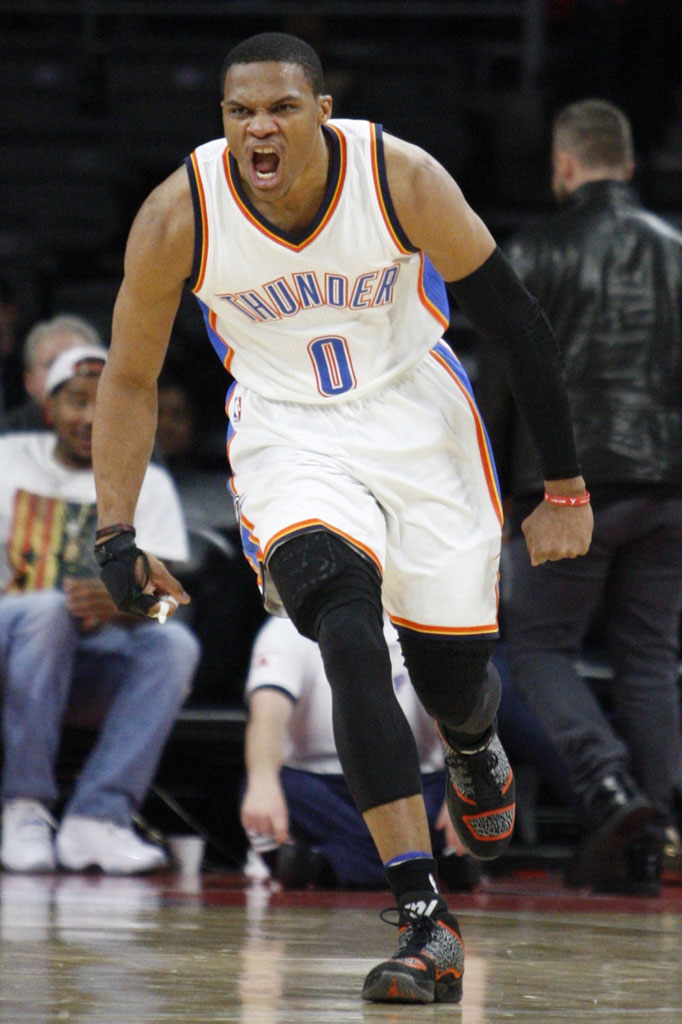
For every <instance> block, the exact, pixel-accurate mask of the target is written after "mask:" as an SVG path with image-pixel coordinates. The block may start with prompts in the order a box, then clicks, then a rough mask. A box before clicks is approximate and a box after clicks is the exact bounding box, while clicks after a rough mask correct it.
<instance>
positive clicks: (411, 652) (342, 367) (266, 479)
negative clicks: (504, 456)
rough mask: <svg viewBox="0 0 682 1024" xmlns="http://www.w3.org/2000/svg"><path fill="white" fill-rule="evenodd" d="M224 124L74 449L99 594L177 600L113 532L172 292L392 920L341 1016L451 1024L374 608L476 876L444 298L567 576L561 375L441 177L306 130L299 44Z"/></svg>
mask: <svg viewBox="0 0 682 1024" xmlns="http://www.w3.org/2000/svg"><path fill="white" fill-rule="evenodd" d="M222 109H223V124H224V131H225V136H226V139H225V138H222V139H218V140H215V141H212V142H208V143H206V144H205V145H202V146H200V147H199V148H198V149H197V150H196V151H195V152H194V153H192V155H191V157H189V158H188V160H187V163H186V166H185V167H182V168H181V169H179V170H178V171H176V172H175V173H174V174H172V175H171V176H170V177H169V178H168V179H167V180H166V181H165V182H163V184H161V185H160V186H159V187H158V188H157V189H156V190H155V191H154V192H153V193H152V194H151V196H150V197H149V198H148V199H147V201H146V202H145V203H144V205H143V206H142V209H141V210H140V212H139V214H138V216H137V218H136V220H135V223H134V224H133V227H132V230H131V233H130V238H129V241H128V246H127V251H126V259H125V276H124V280H123V283H122V285H121V290H120V293H119V295H118V299H117V302H116V308H115V312H114V322H113V338H112V346H111V354H110V357H109V360H108V362H107V366H106V369H105V371H104V375H103V378H102V382H101V384H100V389H99V397H98V407H97V414H96V422H95V431H94V457H95V471H96V478H97V487H98V503H99V520H100V529H99V532H98V544H97V549H96V550H97V554H98V558H99V561H100V565H101V566H102V575H103V578H104V581H105V583H106V585H107V586H108V587H109V589H110V591H111V593H112V595H113V597H114V598H115V600H116V601H117V603H118V604H119V605H120V606H121V607H124V608H127V609H130V608H132V609H136V610H138V611H140V612H142V613H143V614H145V613H146V614H152V615H153V614H156V612H157V610H158V608H159V600H160V596H161V595H162V594H169V595H170V596H171V597H173V598H174V599H175V600H177V601H179V602H180V603H184V602H186V601H187V600H189V598H188V597H187V595H186V594H185V593H184V591H183V590H182V588H181V587H180V585H179V584H178V583H177V581H176V580H174V579H173V578H172V577H171V576H170V574H169V573H168V571H167V570H166V569H165V567H164V566H163V565H162V564H161V563H160V562H159V561H157V560H156V559H154V558H153V557H152V556H147V555H145V554H144V553H142V552H140V550H139V549H138V548H137V547H136V546H135V535H134V531H133V529H132V527H131V526H130V525H127V524H130V523H131V522H132V518H133V512H134V509H135V503H136V499H137V494H138V490H139V487H140V482H141V480H142V478H143V475H144V471H145V467H146V465H147V462H148V460H149V457H150V454H151V449H152V443H153V437H154V426H155V415H156V395H155V383H156V379H157V376H158V374H159V371H160V369H161V366H162V363H163V360H164V354H165V350H166V345H167V342H168V338H169V335H170V332H171V327H172V324H173V320H174V316H175V313H176V310H177V307H178V303H179V301H180V296H181V292H182V289H183V286H184V284H185V282H189V284H190V287H191V288H192V290H193V291H194V293H195V295H196V297H197V299H198V300H199V304H200V306H201V309H202V311H203V314H204V317H205V320H206V325H207V328H208V333H209V336H210V339H211V341H212V343H213V346H214V347H215V350H216V352H217V354H218V356H219V358H220V360H221V362H222V363H223V364H224V366H225V367H226V369H228V370H229V371H230V373H231V374H232V376H233V377H234V379H235V381H236V384H235V385H234V386H233V387H232V389H231V391H230V392H229V395H228V415H229V420H230V427H229V432H228V438H229V454H230V462H231V465H232V468H233V473H234V475H233V477H232V480H231V488H232V492H233V495H234V501H235V506H236V509H237V513H238V516H239V520H240V524H241V531H242V538H243V544H244V551H245V554H246V557H247V558H248V559H249V560H250V561H251V563H252V565H253V567H254V569H255V571H256V572H257V574H258V577H259V581H260V583H261V586H262V589H263V595H264V600H265V604H266V607H267V609H268V610H269V611H275V612H276V611H280V610H281V609H283V610H284V611H285V612H286V613H287V614H288V615H289V617H290V618H291V619H292V621H293V622H294V624H295V625H296V627H297V629H298V630H299V631H300V632H301V633H302V634H304V635H305V636H307V637H310V638H312V639H314V640H316V641H317V642H318V643H319V645H320V649H321V651H322V656H323V659H324V665H325V672H326V674H327V676H328V678H329V680H330V683H331V686H332V691H333V704H334V729H335V740H336V745H337V749H338V753H339V757H340V760H341V763H342V765H343V770H344V775H345V777H346V779H347V782H348V784H349V786H350V789H351V792H352V793H353V796H354V799H355V801H356V803H357V805H358V807H359V809H360V811H361V812H362V814H363V816H364V818H365V821H366V822H367V825H368V827H369V830H370V832H371V834H372V837H373V839H374V841H375V843H376V846H377V849H378V851H379V854H380V856H381V858H382V861H383V863H384V864H385V867H386V875H387V879H388V882H389V884H390V886H391V889H392V891H393V893H394V895H395V898H396V902H397V905H398V909H399V924H400V932H399V936H400V938H399V944H398V949H397V952H396V953H395V955H394V956H393V958H391V959H389V960H388V961H384V962H383V963H381V964H379V965H378V966H377V967H375V968H374V969H373V970H372V971H371V972H370V973H369V975H368V976H367V979H366V980H365V984H364V988H363V996H364V998H366V999H369V1000H374V1001H381V1002H394V1001H395V1002H424V1003H426V1002H433V1001H434V1000H435V1001H451V1002H455V1001H457V1000H458V999H459V998H460V997H461V992H462V972H463V967H464V951H463V946H462V942H461V937H460V932H459V927H458V924H457V920H456V918H455V917H454V915H453V914H451V913H450V912H449V911H448V908H447V906H446V903H445V900H444V899H443V897H442V895H441V894H440V891H439V888H438V882H437V878H436V869H435V863H434V860H433V857H432V853H431V848H430V845H429V832H428V824H427V819H426V814H425V811H424V803H423V799H422V795H421V783H420V777H419V761H418V757H417V752H416V749H415V744H414V740H413V738H412V736H411V733H410V729H409V726H408V725H407V722H406V720H405V718H404V716H403V715H402V712H401V711H400V708H399V705H398V703H397V701H396V699H395V698H394V694H393V688H392V683H391V664H390V658H389V655H388V651H387V647H386V643H385V640H384V636H383V629H382V604H383V606H384V607H385V609H386V611H387V613H388V615H389V616H390V618H391V619H392V621H393V622H394V624H395V625H396V627H397V629H398V632H399V635H400V640H401V646H402V649H403V654H404V657H405V662H406V666H407V669H408V671H409V674H410V676H411V678H412V681H413V683H414V686H415V688H416V690H417V692H418V694H419V697H420V699H421V701H422V703H423V704H424V706H425V707H426V709H427V710H428V711H429V713H430V714H431V715H433V717H434V718H435V719H436V720H437V722H438V723H439V727H440V730H441V734H442V736H443V740H444V745H445V757H446V761H447V764H448V767H449V772H450V782H449V785H448V790H447V798H448V804H449V810H450V814H451V816H452V818H453V823H454V825H455V828H456V829H457V831H458V834H459V836H460V838H461V840H462V842H463V844H464V845H465V846H466V848H467V850H468V851H469V852H470V853H472V854H474V855H475V856H478V857H483V858H491V857H496V856H498V855H499V854H500V853H501V852H502V851H503V850H504V849H505V847H506V846H507V844H508V842H509V839H510V836H511V832H512V828H513V821H514V781H513V777H512V773H511V769H510V767H509V763H508V761H507V758H506V756H505V753H504V750H503V749H502V746H501V744H500V742H499V739H498V738H497V735H496V731H495V713H496V710H497V706H498V701H499V695H500V683H499V678H498V677H497V675H496V673H495V671H494V669H493V668H492V667H491V665H490V661H489V659H490V655H491V652H492V650H493V644H494V639H495V637H496V635H497V618H496V612H497V592H496V584H497V573H498V559H499V552H500V526H501V520H502V513H501V509H500V501H499V496H498V489H497V484H496V477H495V470H494V465H493V460H492V456H491V453H490V451H489V448H488V444H487V440H486V434H485V430H484V428H483V425H482V423H481V421H480V418H479V415H478V412H477V410H476V407H475V405H474V402H473V399H472V395H471V390H470V386H469V383H468V381H467V378H466V375H465V373H464V371H463V369H462V367H461V365H460V363H459V362H458V361H457V359H456V358H455V356H454V355H453V353H452V351H451V350H450V349H449V348H448V346H447V345H446V344H444V343H443V341H442V340H441V335H442V332H443V329H444V328H445V326H446V324H447V317H448V302H447V296H446V292H445V286H444V284H443V282H444V281H448V282H450V288H451V291H452V293H453V295H454V297H455V298H456V300H457V302H458V303H459V304H460V306H461V307H462V309H463V310H464V311H465V312H466V314H467V315H468V316H469V318H470V320H471V322H472V323H473V325H474V326H475V327H476V328H477V329H478V330H479V331H480V332H481V333H482V334H483V335H484V336H485V337H486V338H488V339H489V340H490V343H491V344H494V345H496V346H497V347H498V349H499V353H500V359H502V360H504V361H505V363H506V365H507V367H508V372H509V375H510V379H511V383H512V387H513V388H514V391H515V394H516V398H517V401H518V403H519V405H520V407H521V409H522V411H523V413H524V415H525V416H526V417H527V419H528V421H529V423H530V425H531V428H532V430H533V434H534V437H535V440H536V442H537V444H538V447H539V449H540V451H541V454H542V457H543V464H544V472H545V478H546V488H547V497H546V500H544V501H543V502H541V503H540V505H539V506H538V507H537V508H536V509H535V510H534V512H533V513H532V514H531V515H530V516H529V518H528V520H527V523H526V536H527V541H528V546H529V549H530V553H531V557H532V560H533V562H534V563H536V564H537V563H540V562H543V561H545V560H546V559H560V558H564V557H574V556H577V555H580V554H582V553H584V552H585V551H586V550H587V548H588V546H589V541H590V535H591V526H592V514H591V509H590V507H589V504H588V502H589V496H588V495H587V493H586V490H585V484H584V481H583V479H582V477H581V476H580V471H579V466H578V462H577V458H576V453H575V447H574V443H573V434H572V427H571V422H570V418H569V412H568V406H567V401H566V396H565V392H564V389H563V384H562V383H561V376H560V369H559V365H558V356H557V349H556V346H555V343H554V339H553V336H552V334H551V331H550V329H549V327H548V325H547V323H546V321H545V319H544V316H543V315H542V313H541V312H540V310H539V309H538V307H537V305H536V303H535V302H534V301H533V300H532V299H531V297H530V295H529V294H528V293H527V292H526V291H525V289H524V288H523V287H522V286H521V284H520V282H519V281H518V279H517V277H516V276H515V275H514V273H513V272H512V271H511V269H510V268H509V266H508V264H507V263H506V261H505V259H504V258H503V256H502V255H501V253H500V252H499V250H498V249H497V247H496V245H495V242H494V240H493V238H492V237H491V235H490V233H489V231H488V230H487V228H486V227H485V225H484V224H483V223H482V222H481V220H480V219H479V218H478V217H477V216H476V214H475V213H474V212H473V211H472V210H471V209H470V208H469V206H468V205H467V204H466V202H465V200H464V198H463V197H462V194H461V192H460V191H459V189H458V187H457V185H456V184H455V182H454V181H453V180H452V179H451V177H450V176H449V175H448V174H447V173H446V171H445V170H444V169H443V168H442V167H441V166H439V165H438V164H437V163H436V162H435V161H434V160H433V159H432V158H431V157H429V156H428V155H427V154H426V153H424V152H423V151H421V150H420V149H417V148H416V147H414V146H412V145H408V144H407V143H405V142H402V141H399V140H398V139H395V138H390V137H388V136H383V134H382V132H381V129H380V128H379V127H377V126H374V125H371V124H369V123H367V122H364V121H331V120H330V117H331V112H332V101H331V97H330V96H328V95H326V94H325V92H324V85H323V78H322V69H321V67H320V63H319V60H318V58H317V55H316V54H315V52H314V51H313V50H311V49H310V47H309V46H307V44H305V43H303V42H301V41H300V40H298V39H296V38H294V37H291V36H286V35H281V34H278V33H267V34H262V35H259V36H255V37H252V38H250V39H247V40H246V41H245V42H244V43H242V44H240V45H239V46H237V47H236V48H235V49H234V50H233V51H232V52H231V53H230V54H229V55H228V57H227V59H226V61H225V64H224V67H223V100H222ZM226 140H227V141H226Z"/></svg>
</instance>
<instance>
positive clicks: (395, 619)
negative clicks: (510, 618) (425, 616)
mask: <svg viewBox="0 0 682 1024" xmlns="http://www.w3.org/2000/svg"><path fill="white" fill-rule="evenodd" d="M388 617H389V619H390V620H391V622H392V623H393V625H394V626H404V627H405V628H406V629H413V630H414V631H415V633H430V634H434V635H441V636H478V635H487V634H489V633H497V630H498V626H497V622H492V623H490V625H487V626H427V625H426V624H425V623H423V622H413V621H412V620H411V619H402V618H400V616H398V615H391V613H390V612H388Z"/></svg>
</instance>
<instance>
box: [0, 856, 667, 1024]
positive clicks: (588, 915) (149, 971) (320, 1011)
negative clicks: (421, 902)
mask: <svg viewBox="0 0 682 1024" xmlns="http://www.w3.org/2000/svg"><path fill="white" fill-rule="evenodd" d="M449 900H450V903H451V904H452V906H453V909H455V910H456V912H457V914H458V916H459V918H460V924H461V925H462V929H463V933H464V939H465V943H466V947H467V965H466V973H465V986H464V999H463V1002H462V1004H461V1006H460V1007H453V1006H437V1005H436V1006H423V1007H422V1006H419V1007H414V1006H413V1007H410V1006H382V1005H379V1004H368V1003H363V1002H362V1001H361V999H360V989H361V986H362V980H363V978H364V975H365V974H366V972H367V971H368V970H369V969H370V967H371V966H372V965H373V964H374V963H375V962H376V961H377V960H379V959H383V958H384V957H385V956H387V955H388V954H390V953H391V952H393V950H394V948H395V944H396V931H395V929H393V928H391V927H390V926H388V925H386V924H384V923H382V922H381V920H380V919H379V914H378V912H379V910H381V909H382V908H383V907H384V906H388V905H389V904H390V902H391V901H390V897H389V896H388V894H386V893H346V894H342V893H313V892H306V893H299V894H286V893H282V892H279V891H278V890H277V889H276V888H273V887H271V886H270V885H269V884H266V883H253V884H247V883H245V881H244V880H243V879H242V878H241V877H240V876H235V875H229V874H221V873H214V872H205V873H203V874H202V875H198V874H189V875H188V874H180V873H178V874H173V873H168V874H164V875H160V876H155V877H150V878H111V877H104V876H99V875H63V874H59V875H46V876H39V877H38V876H35V877H30V876H21V875H11V874H7V873H5V874H0V938H1V939H2V942H1V945H0V1020H2V1021H3V1022H7V1024H22V1022H31V1024H58V1022H61V1021H67V1022H70V1024H105V1022H106V1024H161V1022H171V1021H172V1022H173V1024H189V1022H191V1024H204V1022H205V1024H218V1022H223V1021H234V1022H241V1024H326V1022H330V1024H331V1022H334V1024H346V1022H370V1021H371V1022H374V1021H376V1022H378V1021H385V1022H391V1024H403V1022H405V1024H408V1022H409V1024H413V1022H422V1021H445V1020H453V1019H454V1020H459V1021H461V1024H488V1022H489V1024H493V1022H500V1024H502V1022H507V1021H521V1022H523V1024H564V1022H565V1024H569V1022H570V1024H575V1022H576V1021H587V1022H588V1024H589V1022H593V1024H632V1022H634V1021H642V1022H643V1021H647V1022H649V1020H650V1019H651V1017H652V1014H655V1020H656V1021H657V1024H680V1022H682V985H681V983H680V978H682V973H681V971H682V968H681V966H680V965H681V964H682V886H678V887H675V886H667V887H666V888H665V890H664V895H663V896H662V897H661V898H660V899H646V898H645V899H635V898H631V899H627V900H625V899H617V898H615V897H593V896H590V895H589V894H587V893H586V892H581V891H579V892H577V893H576V892H572V891H569V890H566V889H565V888H564V887H563V886H562V885H561V884H560V883H559V882H558V881H557V880H555V879H552V877H551V876H543V875H541V874H539V875H530V876H527V877H523V876H509V877H505V878H503V879H495V880H484V882H483V883H482V884H481V886H480V888H479V890H478V891H477V892H475V893H472V894H466V895H464V894H462V895H461V896H460V895H459V894H450V897H449Z"/></svg>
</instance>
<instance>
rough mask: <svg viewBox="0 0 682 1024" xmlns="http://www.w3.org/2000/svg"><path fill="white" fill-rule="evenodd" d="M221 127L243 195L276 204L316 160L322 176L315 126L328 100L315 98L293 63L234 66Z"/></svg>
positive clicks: (327, 108) (322, 152)
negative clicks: (233, 159)
mask: <svg viewBox="0 0 682 1024" xmlns="http://www.w3.org/2000/svg"><path fill="white" fill-rule="evenodd" d="M222 108H223V127H224V130H225V137H226V138H227V141H228V144H229V146H230V150H231V152H232V155H233V156H234V158H235V159H236V161H237V164H238V166H239V172H240V175H241V178H242V181H243V183H244V186H245V187H246V189H247V191H248V192H249V193H250V194H251V196H252V197H254V198H260V199H263V200H266V201H268V202H275V201H277V199H279V198H281V197H282V196H285V195H286V194H287V193H288V191H289V189H290V188H291V186H292V185H293V184H294V183H295V182H296V181H297V180H298V179H299V178H300V177H301V176H302V175H305V174H306V173H310V174H313V175H314V174H315V171H316V162H317V161H319V162H320V171H321V173H323V174H326V163H324V159H325V149H324V143H323V140H322V139H321V136H320V126H321V125H322V124H323V123H324V122H325V121H327V120H328V118H329V116H330V114H331V97H329V96H315V95H314V93H313V90H312V88H311V86H310V83H309V82H308V79H307V78H306V77H305V74H304V72H303V69H302V68H301V67H299V66H298V65H297V64H283V63H281V62H279V61H264V62H256V63H251V64H234V65H233V66H232V67H231V68H230V69H229V71H228V73H227V76H226V79H225V94H224V98H223V102H222Z"/></svg>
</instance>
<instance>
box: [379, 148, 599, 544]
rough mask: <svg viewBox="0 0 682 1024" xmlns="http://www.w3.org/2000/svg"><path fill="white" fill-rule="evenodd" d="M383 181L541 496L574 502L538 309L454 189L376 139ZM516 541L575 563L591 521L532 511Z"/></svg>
mask: <svg viewBox="0 0 682 1024" xmlns="http://www.w3.org/2000/svg"><path fill="white" fill-rule="evenodd" d="M385 155H386V174H387V177H388V184H389V189H390V192H391V198H392V200H393V205H394V207H395V210H396V213H397V216H398V219H399V220H400V223H401V225H402V227H403V230H404V231H405V233H406V235H407V237H408V238H409V239H410V241H411V242H412V244H413V245H415V246H417V247H418V248H419V249H421V250H423V252H425V253H426V255H427V256H428V257H429V259H430V261H431V263H432V264H433V266H434V267H435V269H436V270H437V271H438V273H439V274H440V275H441V277H443V279H444V280H445V281H448V282H450V286H451V289H452V291H453V294H454V295H455V297H456V298H457V300H458V302H459V303H460V305H461V306H462V308H463V310H464V312H465V313H466V315H467V316H468V318H469V319H470V320H471V323H472V326H473V327H474V328H475V329H476V330H477V331H478V332H479V333H480V334H482V336H483V337H485V338H486V340H487V341H489V342H491V343H492V344H493V345H494V346H495V348H496V351H497V352H498V354H499V357H500V358H501V359H502V361H503V362H504V365H505V369H506V373H507V377H508V379H509V383H510V387H511V389H512V392H513V394H514V398H515V400H516V402H517V404H518V405H519V408H520V411H521V413H522V415H524V416H525V417H526V419H527V420H528V423H529V426H530V427H531V430H532V432H533V436H534V439H535V442H536V444H537V445H538V448H539V450H540V452H541V454H542V456H543V462H544V465H545V475H546V477H548V478H551V479H547V480H546V486H547V490H548V491H551V492H553V493H557V494H562V495H571V496H572V495H580V494H584V492H585V482H584V480H583V478H582V476H580V474H579V471H578V464H577V457H576V455H575V446H574V443H573V434H572V427H571V420H570V414H569V407H568V398H567V395H566V391H565V387H564V385H563V380H562V376H561V370H560V363H559V357H558V349H557V347H556V343H555V341H554V336H553V334H552V331H551V328H550V327H549V324H548V323H547V321H546V319H545V317H544V314H543V313H542V310H541V309H540V308H539V306H538V305H537V303H536V302H535V301H534V300H533V299H532V297H531V296H530V295H529V294H528V293H527V292H526V290H525V288H524V286H523V284H522V283H521V281H520V280H519V279H518V277H517V276H516V274H515V273H514V271H513V270H512V269H511V267H510V266H509V264H508V263H507V261H506V260H505V258H504V257H503V256H502V254H501V253H500V252H499V250H498V249H497V247H496V244H495V240H494V238H493V237H492V235H491V234H490V232H489V230H488V228H487V227H486V225H485V224H484V223H483V221H482V220H481V218H480V217H479V216H478V215H477V214H476V213H475V212H474V211H473V210H472V209H471V207H470V206H469V204H468V203H467V202H466V200H465V198H464V196H463V195H462V192H461V190H460V189H459V187H458V185H457V184H456V182H455V181H454V180H453V179H452V178H451V176H450V175H449V174H448V173H447V171H446V170H445V169H444V168H443V167H441V165H440V164H439V163H438V162H437V161H436V160H434V159H433V158H432V157H430V156H429V155H428V154H426V153H424V152H423V151H422V150H420V149H418V148H417V147H415V146H412V145H410V144H408V143H405V142H402V141H400V140H398V139H394V138H391V137H389V138H386V140H385ZM526 524H528V528H527V529H526V527H525V524H524V532H525V533H526V540H527V544H528V549H529V552H530V555H531V560H532V561H533V563H534V564H538V563H540V562H543V561H546V560H556V559H559V558H566V557H575V556H576V555H580V554H584V553H585V552H586V551H587V549H588V547H589V543H590V539H591V535H592V512H591V509H590V508H589V506H582V507H580V508H560V507H558V506H552V507H549V506H547V505H546V503H542V504H541V505H540V506H539V507H538V508H537V509H536V510H535V511H534V512H533V513H532V514H531V516H530V517H529V518H528V519H527V520H526Z"/></svg>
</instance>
